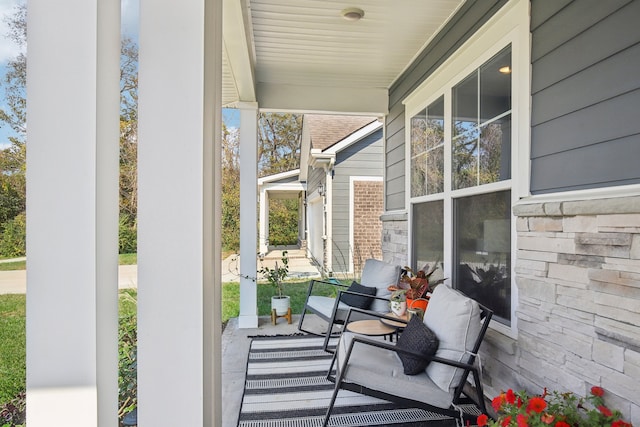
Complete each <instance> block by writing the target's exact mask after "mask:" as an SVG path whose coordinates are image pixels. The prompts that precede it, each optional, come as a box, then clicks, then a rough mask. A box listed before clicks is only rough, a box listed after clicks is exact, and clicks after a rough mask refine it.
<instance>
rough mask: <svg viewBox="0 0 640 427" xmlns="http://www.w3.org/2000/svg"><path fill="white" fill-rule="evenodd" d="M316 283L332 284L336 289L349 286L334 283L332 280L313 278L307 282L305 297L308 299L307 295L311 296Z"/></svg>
mask: <svg viewBox="0 0 640 427" xmlns="http://www.w3.org/2000/svg"><path fill="white" fill-rule="evenodd" d="M316 284H323V285H329V286H333V287H334V288H336V289H337V290H338V291H340V290H341V289H347V288H349V285H345V284H344V283H334V282H327V281H325V280H317V279H313V280H311V282H310V283H309V289H308V291H307V299H309V296H311V295H312V294H313V287H314V286H315V285H316Z"/></svg>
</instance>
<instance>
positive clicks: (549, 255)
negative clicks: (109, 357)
mask: <svg viewBox="0 0 640 427" xmlns="http://www.w3.org/2000/svg"><path fill="white" fill-rule="evenodd" d="M513 211H514V214H515V215H516V216H517V233H518V236H517V247H518V253H517V261H516V266H515V274H516V284H517V288H518V307H517V311H516V315H517V334H518V336H517V340H514V339H511V338H508V337H507V336H505V335H503V334H500V333H498V332H496V331H495V330H491V331H490V333H489V335H488V337H487V340H486V345H484V346H483V349H482V353H483V364H484V365H483V366H484V371H485V378H484V381H485V383H486V384H487V394H488V395H490V396H493V395H495V393H498V392H500V390H505V389H507V388H514V389H527V390H529V391H530V392H541V391H542V388H543V387H548V388H549V389H550V390H552V389H557V390H569V391H573V392H575V393H577V394H580V395H585V394H586V393H588V390H589V389H590V387H591V386H592V385H598V386H601V387H603V388H604V389H605V390H606V392H607V394H606V395H605V398H606V401H607V402H608V403H609V404H610V405H611V406H613V407H615V408H617V409H619V410H621V411H622V413H623V415H624V416H625V417H626V419H627V420H628V421H631V422H633V423H634V424H635V425H640V197H624V198H606V199H605V198H603V199H597V200H593V199H592V200H583V201H566V202H541V203H527V204H519V205H517V206H515V207H514V209H513Z"/></svg>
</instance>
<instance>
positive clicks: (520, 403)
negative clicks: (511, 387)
mask: <svg viewBox="0 0 640 427" xmlns="http://www.w3.org/2000/svg"><path fill="white" fill-rule="evenodd" d="M520 408H522V399H521V398H520V396H518V409H520Z"/></svg>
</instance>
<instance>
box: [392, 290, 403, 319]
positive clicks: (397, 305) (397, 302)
mask: <svg viewBox="0 0 640 427" xmlns="http://www.w3.org/2000/svg"><path fill="white" fill-rule="evenodd" d="M406 292H407V291H406V290H405V289H398V290H395V291H393V292H392V293H391V298H390V302H389V306H390V308H391V312H392V313H393V314H395V315H396V316H398V317H400V316H404V314H405V313H406V311H407V299H406Z"/></svg>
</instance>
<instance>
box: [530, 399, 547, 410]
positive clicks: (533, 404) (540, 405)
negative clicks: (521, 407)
mask: <svg viewBox="0 0 640 427" xmlns="http://www.w3.org/2000/svg"><path fill="white" fill-rule="evenodd" d="M546 407H547V402H546V400H544V399H543V398H541V397H532V398H531V400H529V404H528V405H527V413H529V412H531V411H533V412H537V413H540V412H542V411H544V408H546Z"/></svg>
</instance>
